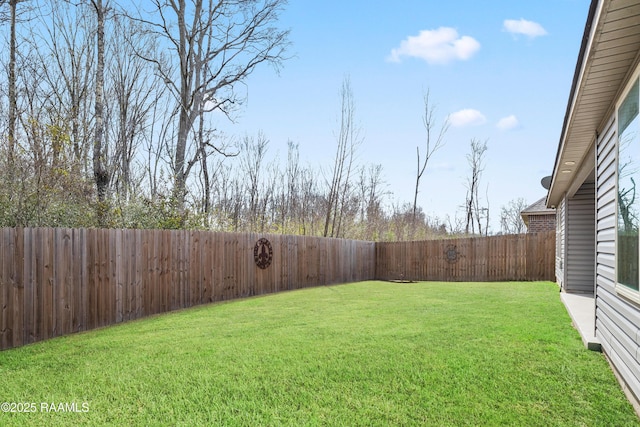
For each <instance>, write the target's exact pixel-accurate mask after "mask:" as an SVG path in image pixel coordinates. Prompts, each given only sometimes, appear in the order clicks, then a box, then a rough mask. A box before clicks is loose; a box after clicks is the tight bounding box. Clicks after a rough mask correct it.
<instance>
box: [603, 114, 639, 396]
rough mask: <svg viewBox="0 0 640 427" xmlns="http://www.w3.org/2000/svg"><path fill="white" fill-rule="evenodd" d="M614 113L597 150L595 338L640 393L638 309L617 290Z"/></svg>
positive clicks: (616, 151) (631, 388) (631, 385)
mask: <svg viewBox="0 0 640 427" xmlns="http://www.w3.org/2000/svg"><path fill="white" fill-rule="evenodd" d="M616 129H617V125H616V120H615V114H614V115H613V117H611V118H610V119H609V121H608V122H607V125H606V126H605V129H604V130H603V131H602V132H601V133H600V136H599V138H598V146H597V151H596V157H597V160H596V163H597V169H596V171H597V182H596V195H597V197H596V224H597V230H596V262H597V264H596V337H598V338H599V339H600V341H601V343H602V350H603V351H604V352H605V353H606V354H607V355H608V357H609V359H610V360H611V362H612V363H613V364H614V366H615V367H616V369H617V370H618V372H619V373H620V375H621V376H622V377H623V378H624V380H625V382H626V383H627V385H628V387H629V389H630V390H631V391H632V392H633V393H634V394H635V395H636V396H640V362H639V360H640V358H639V357H640V346H639V344H640V329H639V328H638V326H639V325H640V310H639V307H638V306H637V305H636V304H633V303H631V302H628V301H627V300H625V299H624V298H622V297H620V296H619V295H618V294H617V293H616V282H615V280H616V276H615V269H616V256H615V253H616V203H617V200H616V192H617V189H616V180H617V177H616V174H617V156H618V150H617V145H616V144H617V135H616V132H617V131H616Z"/></svg>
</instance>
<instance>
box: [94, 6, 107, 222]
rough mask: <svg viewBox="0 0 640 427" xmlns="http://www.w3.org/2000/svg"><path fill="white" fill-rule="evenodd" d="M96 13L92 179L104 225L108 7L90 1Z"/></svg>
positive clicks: (99, 213) (100, 220) (99, 220)
mask: <svg viewBox="0 0 640 427" xmlns="http://www.w3.org/2000/svg"><path fill="white" fill-rule="evenodd" d="M91 5H92V6H93V9H94V11H95V13H96V56H97V60H96V62H97V64H96V77H95V79H96V80H95V137H94V139H93V179H94V182H95V184H96V192H97V195H98V205H97V212H96V213H97V220H98V225H99V226H104V225H105V217H106V209H107V208H106V206H105V202H106V195H107V189H108V187H109V178H110V174H109V171H108V170H107V144H106V142H105V138H104V103H103V100H104V50H105V48H104V46H105V43H104V20H105V13H106V10H107V7H108V0H107V4H103V2H102V0H91Z"/></svg>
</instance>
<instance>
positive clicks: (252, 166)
mask: <svg viewBox="0 0 640 427" xmlns="http://www.w3.org/2000/svg"><path fill="white" fill-rule="evenodd" d="M268 145H269V140H267V138H266V137H265V136H264V134H263V133H262V132H260V133H259V134H258V137H257V139H256V138H253V137H250V136H248V135H247V136H245V137H244V138H243V140H242V143H241V147H240V150H241V152H242V157H241V167H242V171H243V175H244V176H245V177H246V179H247V180H248V182H247V187H246V193H247V194H248V196H249V206H248V212H247V216H248V218H247V219H248V225H249V230H250V231H256V225H257V223H258V219H259V217H260V216H261V215H260V207H261V203H260V200H261V194H260V184H261V179H262V172H263V162H264V159H265V155H266V153H267V148H268Z"/></svg>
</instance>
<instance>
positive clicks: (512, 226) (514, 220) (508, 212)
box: [500, 197, 527, 234]
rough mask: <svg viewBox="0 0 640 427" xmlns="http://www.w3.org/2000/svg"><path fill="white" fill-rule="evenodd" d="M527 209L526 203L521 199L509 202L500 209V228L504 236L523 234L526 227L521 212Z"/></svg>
mask: <svg viewBox="0 0 640 427" xmlns="http://www.w3.org/2000/svg"><path fill="white" fill-rule="evenodd" d="M526 207H527V201H526V200H525V199H523V198H522V197H519V198H517V199H514V200H511V201H509V203H507V205H506V206H503V207H502V209H500V228H501V231H502V232H503V233H504V234H520V233H524V232H525V229H526V225H525V223H524V221H523V220H522V215H520V212H522V211H523V210H524V209H525V208H526Z"/></svg>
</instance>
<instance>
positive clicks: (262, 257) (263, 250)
mask: <svg viewBox="0 0 640 427" xmlns="http://www.w3.org/2000/svg"><path fill="white" fill-rule="evenodd" d="M253 259H254V261H255V262H256V265H257V266H258V268H261V269H263V270H264V269H265V268H267V267H269V266H270V265H271V260H272V259H273V248H272V247H271V242H269V241H268V240H267V239H265V238H264V237H263V238H262V239H260V240H258V241H257V242H256V245H255V246H254V247H253Z"/></svg>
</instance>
